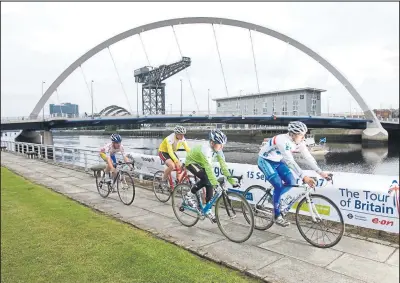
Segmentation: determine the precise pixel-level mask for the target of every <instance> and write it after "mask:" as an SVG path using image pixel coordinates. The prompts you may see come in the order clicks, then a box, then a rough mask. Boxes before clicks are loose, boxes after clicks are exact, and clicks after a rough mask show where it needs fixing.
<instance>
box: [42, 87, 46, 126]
mask: <svg viewBox="0 0 400 283" xmlns="http://www.w3.org/2000/svg"><path fill="white" fill-rule="evenodd" d="M45 83H46V82H45V81H42V96H43V94H44V93H43V85H44V84H45ZM44 104H46V103H44ZM44 107H45V105H43V121H44Z"/></svg>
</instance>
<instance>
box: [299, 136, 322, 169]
mask: <svg viewBox="0 0 400 283" xmlns="http://www.w3.org/2000/svg"><path fill="white" fill-rule="evenodd" d="M299 150H300V153H301V155H302V156H303V158H304V159H305V160H306V162H307V163H308V165H309V166H310V167H311V169H312V170H314V171H316V172H317V173H318V174H319V173H321V172H322V170H321V168H319V166H318V164H317V161H316V160H315V158H314V157H313V156H312V155H311V153H310V151H309V150H308V148H307V146H306V145H305V144H304V143H302V144H301V145H300V147H299Z"/></svg>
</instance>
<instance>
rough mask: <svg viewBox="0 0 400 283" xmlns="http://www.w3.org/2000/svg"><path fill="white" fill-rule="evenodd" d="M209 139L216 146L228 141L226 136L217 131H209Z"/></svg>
mask: <svg viewBox="0 0 400 283" xmlns="http://www.w3.org/2000/svg"><path fill="white" fill-rule="evenodd" d="M209 139H210V140H211V141H213V142H215V143H218V144H226V142H227V141H228V138H227V137H226V135H225V134H224V133H223V132H222V131H221V130H218V129H215V130H211V132H210V134H209Z"/></svg>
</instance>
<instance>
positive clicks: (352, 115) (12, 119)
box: [1, 110, 399, 124]
mask: <svg viewBox="0 0 400 283" xmlns="http://www.w3.org/2000/svg"><path fill="white" fill-rule="evenodd" d="M221 115H222V116H233V117H237V116H241V117H244V118H246V117H254V116H271V117H272V116H273V115H275V116H290V117H296V116H303V117H304V116H306V117H307V116H309V117H326V118H352V119H365V116H364V115H363V114H360V113H346V112H344V113H321V114H319V115H313V113H309V112H304V113H303V112H301V113H299V112H298V113H295V114H293V113H292V112H275V113H274V114H272V113H268V114H265V113H257V112H253V111H247V112H243V111H240V110H233V111H210V112H208V111H182V112H180V111H178V112H171V111H166V113H165V114H151V115H150V114H149V115H143V114H142V113H132V115H126V116H107V115H101V116H99V115H95V116H94V117H93V118H92V116H91V115H79V116H78V117H59V116H51V115H46V116H44V118H43V116H40V117H37V118H34V119H33V118H31V117H29V116H18V117H2V118H1V123H2V124H3V123H16V122H23V121H30V122H32V121H43V120H44V121H50V120H52V121H54V120H65V119H68V120H74V119H77V120H78V119H79V120H86V119H87V120H91V119H102V118H107V119H112V118H116V119H118V118H121V117H125V118H130V117H132V118H140V117H143V118H148V117H158V116H163V117H165V116H168V117H179V116H185V117H186V116H191V117H196V116H198V117H200V116H201V117H204V116H210V117H212V116H221ZM378 119H379V120H380V121H384V122H397V123H398V122H399V118H383V117H378Z"/></svg>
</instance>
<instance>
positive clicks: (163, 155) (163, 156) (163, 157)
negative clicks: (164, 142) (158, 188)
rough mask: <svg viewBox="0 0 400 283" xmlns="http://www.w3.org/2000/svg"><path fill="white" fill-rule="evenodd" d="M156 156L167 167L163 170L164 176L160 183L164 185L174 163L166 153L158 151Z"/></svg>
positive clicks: (173, 167)
mask: <svg viewBox="0 0 400 283" xmlns="http://www.w3.org/2000/svg"><path fill="white" fill-rule="evenodd" d="M158 156H159V157H160V159H161V160H162V161H164V163H165V165H166V166H167V168H165V170H164V175H163V178H162V181H163V182H165V183H166V182H167V179H168V176H169V175H170V174H171V172H172V171H173V170H174V169H175V163H174V162H173V161H172V159H171V157H170V156H169V154H168V153H166V152H161V151H160V152H159V153H158Z"/></svg>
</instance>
